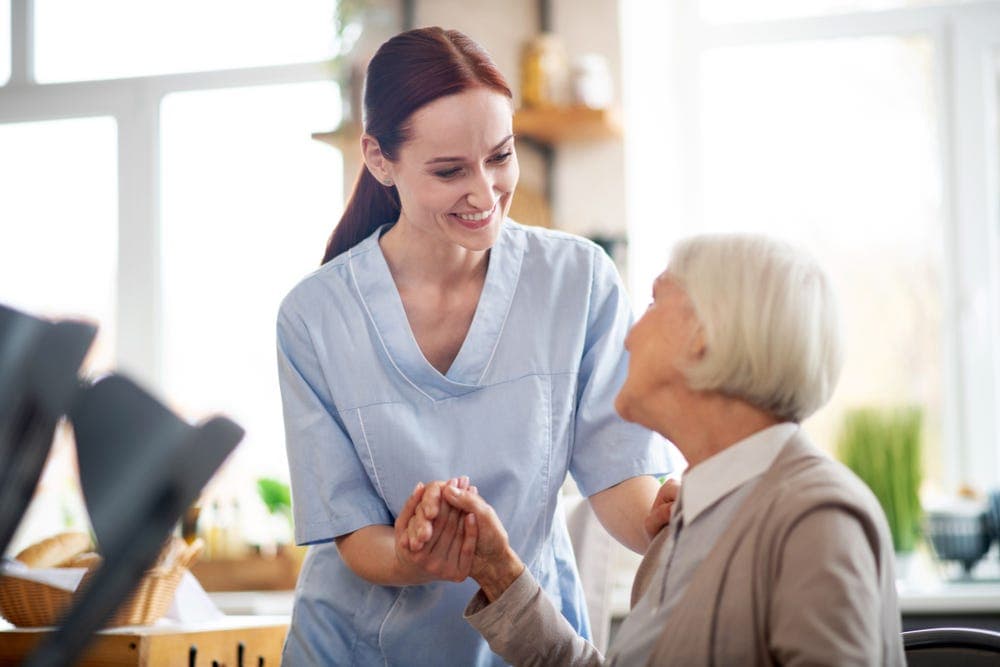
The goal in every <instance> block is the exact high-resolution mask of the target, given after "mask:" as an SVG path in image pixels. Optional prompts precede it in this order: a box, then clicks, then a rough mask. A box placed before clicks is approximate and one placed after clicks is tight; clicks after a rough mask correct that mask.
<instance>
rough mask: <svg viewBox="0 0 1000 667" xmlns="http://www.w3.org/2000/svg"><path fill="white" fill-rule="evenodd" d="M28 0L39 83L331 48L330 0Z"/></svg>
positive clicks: (299, 57)
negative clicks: (31, 2) (30, 1)
mask: <svg viewBox="0 0 1000 667" xmlns="http://www.w3.org/2000/svg"><path fill="white" fill-rule="evenodd" d="M34 4H35V16H34V22H35V40H36V55H35V70H36V75H37V79H38V81H39V82H42V83H52V82H57V81H86V80H92V79H113V78H120V77H133V76H149V75H153V74H169V73H174V72H193V71H199V70H217V69H231V68H236V67H253V66H259V65H276V64H281V63H293V62H310V61H319V60H324V59H327V58H329V57H331V56H333V55H334V54H335V51H336V46H337V44H336V42H335V39H334V24H333V18H334V8H335V6H336V2H335V0H296V1H295V2H273V1H272V0H211V2H203V1H199V0H171V1H168V0H144V1H143V2H135V1H134V0H88V1H87V2H77V1H76V0H35V2H34ZM122 54H128V55H127V57H123V55H122Z"/></svg>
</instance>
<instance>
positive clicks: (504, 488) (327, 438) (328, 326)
mask: <svg viewBox="0 0 1000 667" xmlns="http://www.w3.org/2000/svg"><path fill="white" fill-rule="evenodd" d="M387 228H388V226H383V227H381V228H379V229H378V230H377V231H376V232H374V233H373V234H372V235H371V236H370V237H368V238H367V239H366V240H364V241H362V242H361V243H360V244H358V245H357V246H355V247H353V248H351V249H350V250H349V251H347V252H344V253H342V254H341V255H339V256H337V257H335V258H334V259H332V260H331V261H329V262H327V263H326V264H324V265H323V266H322V267H321V268H319V269H318V270H317V271H315V272H313V273H312V274H310V275H309V276H307V277H306V278H305V279H304V280H302V281H301V282H300V283H299V284H298V285H297V286H296V287H295V288H294V289H292V291H291V292H290V293H289V294H288V296H287V297H286V298H285V300H284V301H283V302H282V305H281V309H280V311H279V314H278V366H279V378H280V384H281V394H282V402H283V406H284V418H285V433H286V445H287V448H288V462H289V468H290V472H291V487H292V498H293V508H294V517H295V538H296V541H297V542H298V543H299V544H310V545H312V546H311V547H310V549H309V552H308V554H307V556H306V559H305V562H304V563H303V568H302V572H301V574H300V576H299V581H298V585H297V587H296V591H295V603H294V608H293V613H292V622H291V626H290V629H289V633H288V637H287V639H286V643H285V649H284V664H288V665H348V664H355V665H383V664H385V665H408V666H410V665H412V666H420V665H442V664H451V665H501V664H504V663H503V662H502V661H501V660H500V658H499V657H497V656H496V655H494V654H493V653H492V652H491V651H490V650H489V646H488V645H487V644H486V643H485V641H484V640H483V639H482V638H481V637H480V635H479V634H478V633H477V632H476V631H475V630H474V629H473V628H472V627H471V626H470V625H469V624H468V623H466V622H465V620H464V619H463V617H462V612H463V610H464V608H465V605H466V603H467V602H468V600H469V598H471V597H472V595H473V594H474V593H475V592H476V590H477V589H478V586H477V585H476V583H475V582H474V581H473V580H472V579H468V580H466V581H465V582H463V583H451V582H432V583H428V584H422V585H413V586H403V587H391V586H379V585H375V584H371V583H369V582H367V581H365V580H364V579H362V578H360V577H358V576H357V575H355V574H354V573H353V572H352V571H351V570H350V569H349V568H348V567H347V565H346V564H345V563H344V562H343V561H342V560H341V558H340V555H339V553H338V551H337V548H336V545H335V543H334V542H333V541H332V540H333V539H334V538H336V537H338V536H341V535H345V534H347V533H350V532H352V531H355V530H357V529H359V528H362V527H364V526H369V525H381V524H384V525H392V524H393V522H394V520H395V517H396V515H397V514H398V512H399V511H400V510H401V509H402V507H403V504H404V503H405V502H406V500H407V498H409V496H410V494H411V492H412V491H413V487H414V486H415V485H416V483H417V482H420V481H423V482H429V481H433V480H439V479H449V478H451V477H457V476H459V475H468V476H469V477H470V478H471V480H472V483H473V484H475V485H476V486H477V487H478V488H479V493H480V494H481V495H482V496H483V498H484V499H485V500H486V501H487V502H489V503H490V504H491V505H492V506H493V507H494V509H495V510H496V512H497V514H498V516H499V517H500V520H501V521H502V522H503V525H504V526H505V528H506V529H507V532H508V535H509V539H510V544H511V546H512V547H513V548H514V550H515V551H516V552H517V553H518V555H519V556H520V557H521V559H522V560H523V561H524V562H525V564H526V566H527V567H528V569H530V570H531V573H532V574H533V575H534V577H535V578H536V579H537V580H538V581H539V583H540V584H541V586H542V588H543V589H544V590H545V591H546V593H548V594H549V595H550V596H551V597H552V599H553V600H554V601H555V602H556V606H557V607H559V608H560V609H561V610H562V613H563V615H565V617H566V618H567V620H569V622H570V624H571V625H572V626H573V627H574V628H575V629H576V630H577V632H579V633H581V634H583V635H584V636H587V635H588V634H589V626H588V621H587V614H586V607H585V601H584V597H583V590H582V587H581V585H580V582H579V576H578V574H577V571H576V566H575V564H574V558H573V552H572V547H571V545H570V541H569V535H568V533H567V531H566V525H565V522H564V519H563V514H562V511H561V509H559V508H558V503H559V489H560V487H561V486H562V484H563V481H564V480H565V477H566V474H567V472H569V473H571V474H572V475H573V478H574V480H575V481H576V483H577V486H578V487H579V488H580V490H581V492H582V493H583V494H584V495H586V496H590V495H592V494H594V493H597V492H598V491H602V490H604V489H606V488H608V487H610V486H613V485H614V484H617V483H618V482H621V481H623V480H625V479H628V478H630V477H635V476H637V475H644V474H654V475H658V474H664V473H666V472H669V464H668V460H667V455H666V448H665V445H664V441H663V440H661V439H659V438H658V437H657V436H654V435H653V434H652V433H651V432H650V431H647V430H646V429H644V428H641V427H639V426H636V425H634V424H628V423H626V422H624V421H623V420H622V419H621V418H620V417H618V416H617V414H616V413H615V411H614V397H615V394H616V393H617V391H618V389H619V387H620V386H621V383H622V381H623V380H624V377H625V372H626V367H627V359H626V355H625V352H624V347H623V343H624V338H625V334H626V333H627V330H628V327H629V325H630V322H631V310H630V308H629V305H628V299H627V297H626V294H625V291H624V289H623V287H622V285H621V281H620V280H619V278H618V274H617V272H616V271H615V269H614V265H613V264H612V262H611V261H610V259H609V258H608V257H607V255H606V254H605V253H604V252H603V251H602V250H601V249H600V247H598V246H597V245H596V244H593V243H591V242H590V241H587V240H585V239H582V238H579V237H575V236H571V235H569V234H565V233H561V232H556V231H552V230H545V229H540V228H534V227H525V226H522V225H519V224H517V223H515V222H512V221H510V220H506V221H505V222H504V223H503V228H502V230H501V233H500V235H499V238H498V239H497V242H496V243H495V245H494V246H493V247H492V249H491V250H490V256H489V264H488V267H487V273H486V280H485V284H484V286H483V291H482V294H481V296H480V299H479V304H478V307H477V309H476V312H475V315H474V317H473V320H472V324H471V326H470V328H469V332H468V334H467V336H466V339H465V341H464V343H463V344H462V347H461V349H460V351H459V353H458V356H457V357H456V358H455V361H454V362H453V363H452V365H451V368H449V369H448V372H447V374H445V375H442V374H441V373H440V372H439V371H437V370H436V369H435V368H434V367H433V366H431V364H430V363H429V362H428V361H427V360H426V359H425V358H424V356H423V354H422V352H421V351H420V348H419V346H418V345H417V342H416V339H415V338H414V336H413V334H412V331H411V329H410V327H409V323H408V321H407V319H406V313H405V311H404V309H403V304H402V301H401V299H400V296H399V292H398V291H397V289H396V286H395V283H394V282H393V279H392V275H391V274H390V272H389V266H388V264H387V263H386V260H385V256H384V255H383V254H382V250H381V247H380V246H379V243H378V239H379V237H380V236H381V234H382V233H383V232H384V231H385V230H386V229H387Z"/></svg>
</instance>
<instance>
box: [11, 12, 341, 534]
mask: <svg viewBox="0 0 1000 667" xmlns="http://www.w3.org/2000/svg"><path fill="white" fill-rule="evenodd" d="M335 7H336V2H335V0H307V1H306V2H296V3H275V2H265V1H264V0H251V1H250V2H235V0H225V1H220V2H210V3H197V2H194V1H193V0H182V1H181V2H169V3H168V2H153V1H152V0H151V1H150V2H143V3H132V2H128V1H126V0H97V1H96V2H88V3H82V4H81V3H76V2H69V1H66V0H34V1H33V0H18V6H17V9H18V10H19V11H18V12H16V16H14V18H15V22H16V24H15V25H14V26H13V27H12V28H9V25H10V18H11V12H10V3H9V0H0V21H2V23H0V67H2V68H3V69H2V70H0V74H4V73H5V72H9V73H10V75H11V76H12V78H13V79H15V80H17V82H18V85H16V86H5V87H0V301H2V302H4V303H10V304H11V305H13V306H15V307H21V308H22V309H25V310H27V311H29V312H31V313H34V314H39V315H51V316H58V317H66V316H72V315H80V316H85V317H88V318H91V319H95V320H97V321H98V322H99V323H100V333H99V337H98V340H97V344H96V345H95V348H94V351H93V353H92V355H91V358H90V359H89V360H88V362H87V368H88V369H89V370H90V371H92V372H99V371H104V370H109V369H113V370H115V371H117V372H122V373H124V374H126V375H128V376H130V377H132V378H134V379H135V380H137V381H138V382H139V383H140V384H142V385H144V386H146V387H147V388H149V389H150V390H151V391H152V393H154V394H155V395H156V396H157V397H158V398H160V399H161V400H163V401H164V402H165V403H167V404H168V405H170V406H171V407H172V408H173V409H175V410H176V411H177V412H178V413H179V414H180V415H181V416H183V417H185V418H187V419H189V420H191V421H199V420H201V419H203V418H205V417H206V416H207V413H209V412H211V413H219V412H221V413H225V414H227V415H228V416H230V417H232V418H233V419H235V420H236V421H237V422H238V423H240V424H241V425H242V426H243V427H244V428H245V429H246V431H247V436H246V438H245V440H244V442H243V443H242V444H241V445H240V447H239V448H238V449H237V452H236V454H235V455H234V456H233V457H231V460H230V465H227V466H226V467H225V468H224V473H223V474H220V475H217V477H216V480H215V481H214V482H213V485H212V486H211V487H210V489H209V490H208V491H207V493H209V494H216V495H214V496H212V497H211V498H208V500H213V499H214V498H215V497H221V498H222V499H223V502H224V503H225V504H226V506H227V507H228V506H230V505H231V500H232V499H233V498H236V497H237V496H240V500H241V514H240V520H239V521H240V524H241V525H242V526H243V528H244V529H246V533H247V537H248V538H250V539H257V540H259V542H260V543H266V540H268V539H270V538H273V537H275V536H276V529H275V524H273V522H270V521H268V518H269V517H266V516H263V515H264V514H265V510H264V508H263V506H262V505H261V504H260V503H259V502H256V498H254V503H255V504H244V503H242V496H241V494H243V493H244V492H245V491H247V490H249V493H251V494H253V493H254V490H255V485H254V480H253V477H255V476H259V475H263V474H267V475H268V476H273V477H279V478H281V477H286V476H287V466H286V465H285V463H284V444H283V432H282V424H281V416H280V409H281V408H280V402H279V400H278V391H277V381H276V379H275V377H274V376H275V374H276V371H275V368H274V367H275V364H276V361H275V348H274V330H275V317H276V311H277V304H278V300H279V299H280V298H281V296H283V295H284V293H285V292H286V291H287V290H288V289H289V288H290V287H291V286H292V284H294V283H295V282H296V281H297V280H298V279H299V278H301V277H302V276H303V275H305V274H306V273H307V272H309V271H310V270H312V269H313V268H314V267H316V266H317V265H318V263H319V260H320V258H321V255H322V251H323V247H324V243H325V241H326V238H327V236H328V235H329V233H330V230H331V229H332V227H333V225H334V224H335V222H336V220H337V218H338V216H339V212H340V209H341V207H342V201H343V193H342V191H341V190H342V184H343V178H342V176H341V172H342V167H341V158H340V154H339V153H338V152H337V151H336V150H334V149H331V148H330V147H329V146H326V145H324V144H321V143H318V142H316V141H314V140H312V139H311V138H310V135H311V134H312V133H313V132H317V131H324V130H329V129H331V128H332V127H335V126H336V125H337V123H338V122H339V120H340V97H339V92H338V89H337V86H336V85H335V84H334V83H333V81H332V79H333V74H334V72H333V69H332V68H331V64H330V62H329V60H328V57H329V56H330V55H332V54H334V53H335V52H337V51H338V49H339V46H340V45H339V44H337V43H335V42H334V41H333V37H332V35H333V27H334V26H333V19H334V8H335ZM28 16H31V17H33V25H34V35H28V34H24V31H25V30H26V29H27V28H26V26H27V24H28V23H31V22H29V21H23V20H19V19H23V18H25V17H28ZM11 30H13V31H15V32H14V33H12V32H11ZM17 31H21V32H17ZM12 36H13V37H15V38H16V39H14V40H11V37H12ZM32 37H34V39H32ZM11 41H16V42H17V44H18V45H21V44H24V45H27V46H28V47H29V48H31V46H32V45H34V47H35V49H34V52H32V53H27V54H24V55H25V56H27V57H25V58H21V57H18V58H15V59H14V61H13V62H11V59H10V57H9V56H10V52H11V48H10V44H11ZM179 44H182V45H183V47H184V48H178V45H179ZM32 63H34V65H35V67H34V68H33V69H32V68H31V64H32ZM168 73H169V74H170V75H171V76H158V75H162V74H168ZM6 79H7V76H3V79H2V80H6ZM97 79H101V80H100V81H97ZM39 82H41V83H44V85H39ZM75 476H76V470H75V460H74V457H73V455H72V448H71V447H69V446H68V445H67V444H66V440H65V438H64V436H59V437H57V440H56V443H55V446H54V450H53V455H52V457H51V459H50V461H49V464H48V466H47V468H46V471H45V473H44V476H43V480H42V482H41V484H40V487H39V488H40V493H39V495H38V496H36V498H35V500H34V502H33V503H32V506H31V507H30V508H29V510H28V516H27V517H26V518H25V519H24V520H23V521H22V528H21V530H20V531H19V533H18V536H16V537H15V540H14V541H13V542H12V544H11V547H10V549H11V550H12V551H16V550H17V549H18V548H19V547H21V546H24V545H25V543H27V542H30V541H33V540H34V539H36V538H38V537H41V536H45V535H48V534H51V533H53V532H55V531H57V530H61V529H65V528H67V527H75V528H85V522H86V518H85V516H84V515H83V511H82V505H81V503H80V498H79V493H78V491H79V489H78V487H77V486H76V484H75ZM74 490H75V491H74ZM281 527H283V526H281ZM253 529H256V530H257V532H256V533H253V534H251V531H252V530H253Z"/></svg>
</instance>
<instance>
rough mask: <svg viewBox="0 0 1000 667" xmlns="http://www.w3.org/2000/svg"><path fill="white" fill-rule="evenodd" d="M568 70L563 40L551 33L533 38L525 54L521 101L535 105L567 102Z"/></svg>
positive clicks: (526, 104) (527, 44)
mask: <svg viewBox="0 0 1000 667" xmlns="http://www.w3.org/2000/svg"><path fill="white" fill-rule="evenodd" d="M567 70H568V65H567V58H566V49H565V47H564V46H563V43H562V40H560V39H559V38H558V37H557V36H556V35H553V34H551V33H542V34H540V35H537V36H536V37H534V38H533V39H531V40H530V41H529V42H527V43H526V44H525V46H524V51H523V53H522V55H521V104H522V105H523V106H525V107H532V108H537V107H546V106H559V105H564V104H566V102H567V98H568V97H569V95H568V91H567V79H568V76H567V74H568V73H567Z"/></svg>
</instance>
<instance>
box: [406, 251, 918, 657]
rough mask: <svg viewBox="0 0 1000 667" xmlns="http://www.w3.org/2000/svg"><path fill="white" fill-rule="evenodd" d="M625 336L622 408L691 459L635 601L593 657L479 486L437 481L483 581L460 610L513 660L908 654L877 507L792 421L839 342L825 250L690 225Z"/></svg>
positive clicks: (829, 380)
mask: <svg viewBox="0 0 1000 667" xmlns="http://www.w3.org/2000/svg"><path fill="white" fill-rule="evenodd" d="M625 347H626V349H627V350H628V351H629V353H630V359H629V369H628V378H627V379H626V381H625V384H624V386H623V387H622V389H621V391H620V392H619V394H618V396H617V399H616V402H615V407H616V408H617V410H618V412H619V413H620V414H621V415H622V416H623V417H624V418H625V419H627V420H629V421H633V422H637V423H639V424H642V425H645V426H647V427H648V428H651V429H653V430H656V431H658V432H659V433H661V434H663V435H664V436H666V437H667V438H669V439H670V440H671V441H673V442H674V444H676V446H677V447H678V448H679V449H680V451H681V453H683V455H684V456H685V458H686V459H687V461H688V464H689V467H688V469H687V470H686V472H685V473H684V477H683V484H682V485H681V492H680V496H679V498H678V500H677V502H676V503H669V502H668V501H669V500H670V498H669V497H667V496H668V495H670V494H672V493H674V491H673V490H672V489H670V488H669V487H668V488H667V489H666V490H665V491H664V493H663V498H662V499H661V501H662V502H661V506H660V510H661V511H662V508H663V507H669V506H670V505H671V504H672V505H673V511H672V514H671V517H670V523H669V526H668V527H667V528H665V529H664V530H662V531H661V532H660V533H659V535H657V537H656V538H655V539H654V541H653V542H652V544H651V545H650V547H649V550H648V551H647V553H646V555H645V558H644V559H643V561H642V564H641V566H640V568H639V571H638V574H637V575H636V579H635V583H634V587H633V591H632V604H633V606H632V611H631V613H630V614H629V616H628V617H627V618H626V620H625V621H624V623H623V624H622V626H621V628H620V630H619V631H618V633H617V636H616V637H615V640H614V641H613V643H612V645H611V647H610V649H609V652H608V656H607V658H606V659H605V658H603V657H602V656H601V655H600V654H599V653H598V652H597V650H596V649H595V648H594V647H593V646H592V645H591V644H589V643H588V642H586V641H585V640H583V639H582V638H580V637H579V636H577V635H576V634H575V633H574V632H573V631H572V629H571V627H570V625H569V624H568V623H567V622H566V620H565V619H564V618H563V617H562V616H561V615H560V614H559V612H558V610H557V609H558V608H557V607H556V606H555V605H554V604H553V602H552V601H551V600H549V599H548V598H547V597H546V596H545V595H544V594H543V593H542V592H541V589H540V587H539V585H538V584H537V583H536V582H535V581H534V580H533V579H532V576H531V574H530V572H529V571H528V570H527V569H526V568H525V567H524V565H523V564H522V562H521V561H520V559H519V558H518V556H517V554H516V553H514V552H513V550H512V549H510V547H509V546H508V544H507V541H506V533H505V531H504V529H503V527H502V526H501V525H500V524H499V522H498V521H497V519H496V515H495V514H494V512H493V511H492V510H491V508H490V506H489V505H487V504H486V500H487V499H484V498H482V497H480V496H479V495H478V494H477V493H474V492H472V490H463V489H461V488H458V486H453V485H445V486H444V487H443V489H442V491H441V493H442V495H443V498H444V499H445V501H446V504H447V509H446V511H451V512H456V513H458V512H462V513H465V515H464V521H465V527H466V536H465V539H464V540H463V541H462V542H463V547H464V549H456V552H463V551H464V554H465V556H464V558H466V559H468V554H469V553H470V552H471V550H472V544H473V542H474V543H475V552H474V555H473V557H472V559H471V565H470V571H471V576H472V577H473V578H474V579H475V580H476V581H477V582H478V583H479V585H480V586H481V589H480V591H479V592H478V593H477V594H476V596H475V597H474V598H473V600H472V601H471V602H470V604H469V606H468V608H467V609H466V619H467V620H468V621H469V622H470V623H471V624H472V625H473V626H474V627H475V628H476V629H477V630H478V631H479V632H480V633H482V634H483V636H485V637H486V639H487V640H488V641H489V643H490V646H491V648H492V649H493V650H494V651H495V652H496V653H498V654H500V655H501V656H503V657H504V658H505V659H506V660H508V661H509V662H511V663H514V664H558V665H570V664H572V665H578V664H587V665H590V664H601V663H602V662H605V661H606V662H608V663H610V664H621V665H643V664H655V665H659V664H666V663H670V664H682V665H701V664H705V665H708V664H717V665H734V664H739V665H747V664H755V665H771V664H830V665H903V664H905V662H904V658H903V648H902V643H901V641H900V619H899V610H898V606H897V600H896V592H895V588H894V579H895V577H894V573H893V551H892V541H891V539H890V536H889V532H888V528H887V525H886V521H885V516H884V515H883V513H882V510H881V508H880V507H879V504H878V502H877V501H876V499H875V498H874V496H873V495H872V494H871V492H870V491H869V490H868V488H867V487H866V486H865V485H864V484H863V483H862V482H861V481H860V480H858V479H857V478H856V477H855V476H854V475H853V474H852V473H851V472H850V471H848V470H847V469H846V468H845V467H843V466H842V465H840V464H839V463H837V462H835V461H833V460H832V459H830V458H829V457H828V456H827V455H825V454H824V453H823V452H822V451H820V450H819V449H817V448H816V447H815V446H814V445H813V444H812V443H810V441H809V439H808V437H807V436H806V434H805V432H804V431H803V430H802V429H801V428H800V426H799V424H800V423H801V421H802V420H803V419H805V418H806V417H808V416H809V415H811V414H812V413H813V412H814V411H816V410H817V409H818V408H819V407H820V406H822V405H823V404H824V403H825V402H826V401H827V399H828V398H829V397H830V394H831V393H832V392H833V389H834V385H835V384H836V380H837V376H838V374H839V372H840V368H841V360H842V356H843V354H842V347H843V345H842V340H841V334H840V329H839V325H838V319H837V310H836V304H835V299H834V295H833V292H832V290H831V286H830V283H829V280H828V278H827V277H826V275H824V273H823V271H822V270H821V269H820V268H819V266H817V265H816V264H815V263H814V262H813V261H812V260H811V259H810V258H808V257H806V256H805V255H803V254H802V253H801V252H799V251H796V250H795V249H793V248H791V247H789V246H787V245H785V244H784V243H779V242H776V241H774V240H771V239H767V238H763V237H759V236H747V235H713V236H700V237H696V238H692V239H688V240H686V241H684V242H682V243H680V244H678V245H677V247H676V249H675V250H674V253H673V257H672V259H671V261H670V264H669V266H668V268H667V270H666V271H665V272H664V273H663V274H662V275H660V276H659V277H658V278H657V279H656V282H655V283H654V285H653V302H652V303H651V304H650V306H649V308H648V310H647V311H646V313H645V314H644V315H643V317H642V318H641V319H640V320H639V321H638V322H637V323H636V324H635V326H634V327H633V328H632V330H631V332H630V333H629V335H628V338H627V340H626V343H625ZM417 507H418V506H417V505H415V504H411V507H410V508H409V509H410V510H411V513H410V516H411V517H412V519H411V520H410V521H409V524H410V526H411V527H412V528H413V529H414V530H419V529H420V528H421V523H422V522H424V523H425V522H426V521H425V520H422V519H421V518H420V515H419V513H416V514H415V515H414V512H413V511H412V510H414V509H416V508H417ZM402 539H403V540H404V541H405V540H406V535H403V538H402ZM457 558H459V556H456V559H457Z"/></svg>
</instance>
